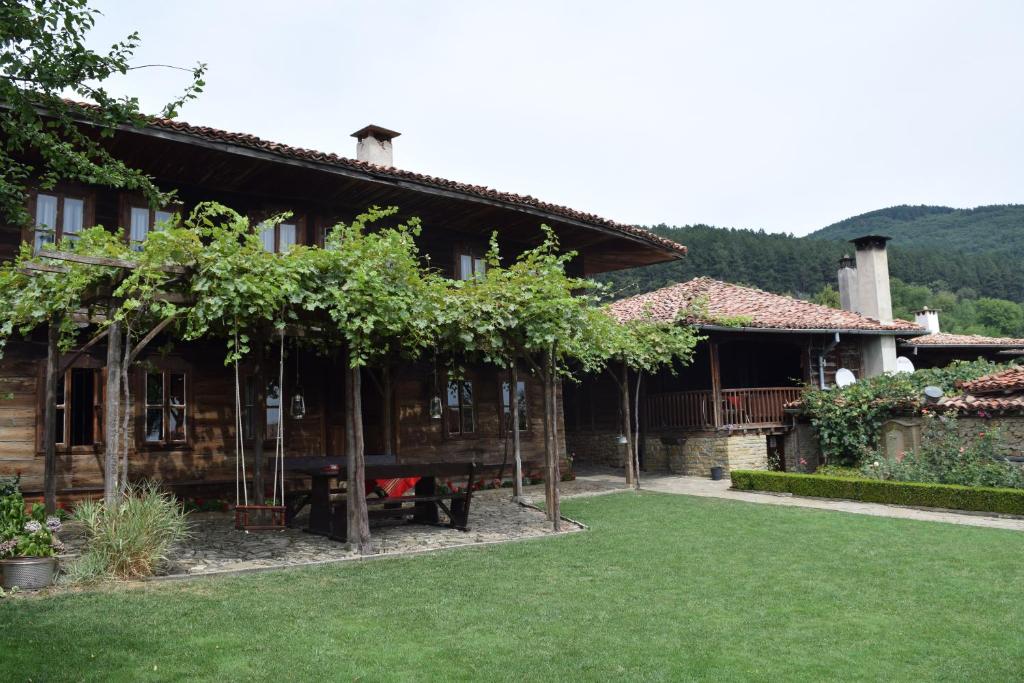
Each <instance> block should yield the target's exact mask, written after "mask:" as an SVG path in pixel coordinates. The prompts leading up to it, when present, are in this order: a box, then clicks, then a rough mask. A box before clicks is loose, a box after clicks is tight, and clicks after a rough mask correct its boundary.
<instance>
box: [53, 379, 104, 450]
mask: <svg viewBox="0 0 1024 683" xmlns="http://www.w3.org/2000/svg"><path fill="white" fill-rule="evenodd" d="M98 374H99V371H98V370H95V369H93V368H71V369H70V370H68V371H67V372H66V373H65V374H64V375H62V376H60V377H58V378H57V395H56V397H55V398H54V402H55V404H56V414H55V420H54V425H53V430H54V435H53V436H54V439H53V440H54V443H55V444H56V445H58V446H64V447H67V446H92V445H93V444H95V443H96V442H97V441H98V436H99V422H100V420H99V416H100V411H101V410H102V407H101V401H102V389H101V382H100V381H99V377H98Z"/></svg>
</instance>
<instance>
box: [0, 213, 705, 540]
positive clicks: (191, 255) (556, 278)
mask: <svg viewBox="0 0 1024 683" xmlns="http://www.w3.org/2000/svg"><path fill="white" fill-rule="evenodd" d="M396 213H397V209H394V208H389V209H378V208H373V209H371V210H369V211H368V212H367V213H365V214H363V215H361V216H359V217H357V218H356V220H354V221H353V222H352V223H350V224H347V225H345V224H340V225H338V226H337V227H336V228H335V229H334V230H333V231H332V233H331V236H330V237H329V239H328V241H327V244H326V246H325V248H317V247H305V246H299V247H294V248H292V249H291V250H289V251H288V252H286V253H283V254H272V253H268V252H266V251H265V250H264V249H263V245H262V242H261V241H260V239H259V237H258V230H254V229H253V227H252V226H250V225H249V222H248V220H247V219H246V218H245V217H243V216H241V215H239V214H237V213H236V212H234V211H232V210H230V209H228V208H226V207H224V206H221V205H218V204H212V203H211V204H201V205H199V206H198V207H197V208H196V209H194V210H193V211H192V212H191V214H189V216H188V217H187V219H185V220H184V221H182V222H181V223H179V224H175V225H169V226H165V227H164V229H163V230H160V231H157V232H154V233H152V234H151V235H150V236H149V238H148V239H147V241H146V242H145V243H144V246H143V247H142V248H141V249H140V250H139V251H131V250H129V249H128V247H127V246H126V244H125V242H124V240H123V237H122V236H121V235H120V234H119V233H117V234H115V233H110V232H108V231H106V230H104V229H103V228H99V227H98V228H93V229H90V230H86V231H84V232H83V233H82V234H81V237H80V238H79V239H78V241H77V242H76V243H74V244H68V243H65V244H62V245H59V248H58V249H50V250H44V251H40V252H38V253H36V254H32V253H31V251H30V248H29V247H28V246H27V245H26V246H24V247H23V250H22V253H21V256H20V257H19V258H18V259H17V260H16V262H15V263H14V264H13V265H9V266H5V267H4V268H3V269H0V294H7V295H9V296H7V297H5V300H4V302H3V303H0V343H2V341H3V340H4V339H6V338H7V337H9V336H11V334H13V333H14V332H15V331H20V332H22V333H27V332H30V331H31V330H33V329H35V328H38V327H43V326H46V328H47V329H48V338H47V361H46V380H45V390H44V392H45V401H46V403H45V405H46V409H45V411H44V416H43V423H44V424H43V448H44V453H45V476H44V479H45V497H46V502H47V505H48V506H51V507H52V506H54V505H55V502H56V476H55V474H56V458H55V443H54V438H55V437H54V429H53V426H54V420H55V401H54V400H53V399H54V398H55V393H56V387H57V381H58V377H60V376H61V374H62V373H63V371H64V370H66V368H67V367H69V366H70V365H71V363H73V362H74V360H75V359H76V358H77V357H78V356H80V355H81V354H83V353H86V352H87V351H88V350H89V349H90V348H92V347H94V346H95V345H97V344H99V343H100V342H102V341H105V342H106V347H107V368H108V372H107V377H106V391H105V399H104V400H105V403H106V405H105V408H104V413H103V416H104V438H105V449H104V450H105V451H106V455H105V459H104V495H105V497H106V498H107V499H108V500H110V501H113V500H115V499H116V497H117V495H118V493H119V491H121V490H123V487H124V485H125V484H126V483H127V475H128V470H127V467H128V452H129V448H130V442H131V439H130V438H129V436H128V435H129V434H130V430H129V427H130V424H131V420H132V416H131V405H132V403H131V400H130V393H129V387H130V384H129V382H128V373H129V368H130V367H131V366H132V364H133V363H135V362H136V361H137V360H138V359H139V358H140V356H141V355H142V354H143V352H144V351H145V350H146V349H147V348H148V346H149V345H150V344H151V343H152V342H153V340H154V339H156V338H157V337H158V336H159V335H161V333H173V334H174V335H175V337H178V338H181V339H183V340H185V341H191V340H198V339H210V338H214V339H222V340H224V341H225V343H226V354H225V364H226V365H230V364H233V363H237V362H238V361H239V360H241V359H242V358H245V357H247V356H254V357H255V365H256V367H261V359H262V355H263V349H264V347H265V346H266V344H267V343H268V342H269V341H271V340H272V339H277V338H279V336H280V335H283V334H285V333H287V334H289V335H290V336H292V337H293V338H294V339H295V341H296V343H301V344H303V345H306V346H309V347H311V348H313V349H316V350H318V351H321V352H326V353H330V352H340V353H342V354H344V357H345V359H346V363H345V365H346V368H347V369H346V377H345V385H346V401H345V415H346V435H347V440H348V442H347V452H348V453H349V458H348V462H349V468H348V472H347V483H348V491H349V494H348V495H347V496H346V499H347V501H348V517H349V520H348V528H349V538H350V543H351V544H352V545H354V546H355V547H357V548H358V549H359V550H360V551H361V552H366V551H368V550H369V525H368V520H367V510H366V500H365V489H364V487H363V479H364V473H365V469H364V462H365V461H364V445H363V438H362V405H361V389H360V387H361V382H362V372H361V371H362V369H363V368H379V369H381V371H382V372H381V376H382V378H383V380H384V384H385V385H388V384H389V383H390V379H389V373H388V372H387V369H388V368H389V367H390V366H391V364H393V363H394V362H395V361H396V360H397V359H409V360H414V359H416V358H418V357H420V356H421V355H422V354H424V353H425V352H428V351H433V352H434V353H437V352H438V350H439V349H440V350H442V351H443V352H445V353H448V354H451V355H452V356H460V357H463V358H475V359H477V360H481V361H483V362H487V363H492V364H494V365H497V366H498V367H502V368H508V369H509V370H510V371H511V373H512V382H513V383H511V384H510V391H511V392H514V391H515V387H516V384H515V383H514V382H515V372H516V368H517V365H518V362H519V361H522V362H524V363H525V364H526V365H527V367H529V368H531V369H532V370H533V372H534V373H535V374H536V376H537V377H539V378H540V379H541V380H542V383H543V386H544V405H545V410H544V444H545V448H544V451H545V471H546V476H545V481H546V487H545V499H546V510H547V514H548V516H549V518H550V519H551V521H552V523H553V525H554V526H555V527H556V528H558V525H559V522H560V519H561V516H560V510H559V503H558V482H559V480H560V471H559V454H558V445H557V444H558V420H557V419H556V415H557V410H556V406H557V387H558V383H559V382H560V381H561V378H562V377H564V376H565V375H567V374H568V369H569V368H570V366H571V365H574V364H575V365H579V366H580V367H583V368H584V369H587V370H594V369H598V368H600V367H603V366H604V365H606V364H607V363H609V362H617V363H622V364H624V365H630V364H632V365H633V367H636V368H642V369H648V368H652V367H655V366H657V365H658V364H660V363H662V362H664V359H666V358H682V359H683V360H687V359H688V354H689V353H690V351H692V345H693V338H694V335H693V334H692V332H691V333H690V334H689V336H687V335H686V334H683V333H681V332H680V330H681V329H683V328H680V327H679V326H673V325H661V326H655V325H650V326H648V327H647V328H645V330H646V333H645V334H635V333H632V334H626V333H625V330H626V328H624V327H622V326H618V325H617V323H614V321H612V320H611V319H610V318H609V317H608V315H607V314H606V313H604V312H603V310H601V309H599V308H597V307H596V302H597V298H596V295H595V294H594V293H593V290H594V288H595V287H596V285H595V283H593V282H590V281H587V280H584V279H581V278H573V277H569V276H568V275H566V272H565V271H566V264H567V263H568V262H569V260H570V259H571V258H572V257H573V254H571V253H561V252H560V251H559V249H558V242H557V239H556V238H555V236H554V233H553V232H552V231H550V230H549V229H547V228H545V229H544V233H543V238H544V239H543V241H542V243H541V244H540V245H539V246H538V247H535V248H534V249H530V250H527V251H526V252H524V253H523V254H522V255H521V256H520V257H519V258H518V259H516V260H515V262H514V263H512V264H510V265H509V266H507V267H505V266H502V264H501V259H500V256H499V254H498V250H497V243H496V239H495V240H492V250H491V253H490V254H489V256H488V260H489V264H490V267H489V268H488V270H487V273H486V275H485V276H484V277H482V278H480V279H479V280H473V281H469V282H462V281H452V280H449V279H447V278H444V277H442V276H441V275H440V274H438V273H436V272H434V271H432V270H430V269H429V268H426V267H424V261H423V259H422V258H421V256H420V254H419V252H418V250H417V247H416V243H415V238H416V237H417V236H418V235H419V231H420V226H419V222H418V220H416V219H410V220H407V221H405V222H401V223H397V224H395V223H389V222H391V221H393V219H394V216H395V215H396ZM284 218H285V216H279V217H276V218H274V219H271V220H283V219H284ZM588 292H591V293H588ZM78 326H86V327H89V326H91V327H93V329H94V330H95V333H94V334H93V336H91V337H90V338H89V339H88V340H87V341H85V343H84V344H82V345H80V346H79V347H78V348H77V350H74V351H72V348H73V347H75V346H76V345H77V341H78ZM687 329H688V328H687ZM620 330H621V333H619V332H616V333H614V334H610V333H609V331H620ZM666 339H668V340H669V342H667V343H666V342H665V340H666ZM641 347H645V348H646V349H647V350H646V351H643V350H642V349H641ZM655 348H657V351H655V350H654V349H655ZM62 351H65V352H70V353H71V356H70V357H69V358H66V359H64V360H63V362H61V352H62ZM652 357H653V358H656V359H658V360H656V361H654V360H651V359H652ZM257 386H259V383H257ZM387 390H390V387H388V389H387ZM510 398H511V396H510ZM517 403H518V402H517V401H516V400H514V399H513V400H510V406H511V409H512V412H513V420H516V422H513V424H517V419H518V416H517V415H516V411H517V408H518V406H517ZM624 407H625V406H624ZM387 419H389V420H390V419H393V416H389V417H387ZM627 429H628V428H627ZM512 434H513V438H514V439H515V441H516V443H515V454H516V476H517V478H518V477H521V475H522V472H521V462H520V458H519V447H518V430H517V429H513V430H512ZM257 436H260V435H257ZM255 444H256V448H255V449H254V453H253V454H252V455H253V467H252V468H251V470H250V472H251V474H252V476H253V479H254V483H255V484H256V486H255V490H256V495H257V500H256V502H257V503H259V502H261V500H259V498H258V497H259V496H260V495H261V493H262V490H263V489H262V461H263V453H262V439H261V438H257V439H256V440H255ZM118 454H120V461H119V459H118ZM633 458H634V456H633V455H631V456H630V460H631V461H632V460H633ZM629 471H633V465H632V463H631V464H630V468H629ZM634 480H635V479H634V478H632V477H631V481H634ZM519 481H520V483H521V479H520V480H519ZM519 493H520V491H519V484H518V483H517V486H516V495H517V496H518V495H519Z"/></svg>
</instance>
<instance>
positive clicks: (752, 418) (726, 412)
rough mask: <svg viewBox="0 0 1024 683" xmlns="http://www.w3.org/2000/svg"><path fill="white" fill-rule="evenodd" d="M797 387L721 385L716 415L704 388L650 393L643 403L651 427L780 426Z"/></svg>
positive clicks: (795, 396)
mask: <svg viewBox="0 0 1024 683" xmlns="http://www.w3.org/2000/svg"><path fill="white" fill-rule="evenodd" d="M800 393H801V389H800V388H799V387H757V388H750V389H722V391H721V397H720V403H719V406H718V415H717V419H716V415H715V412H716V411H715V399H714V395H713V393H712V392H711V391H710V390H707V391H675V392H670V393H664V394H651V395H649V396H648V397H647V401H646V403H645V404H644V408H645V409H646V413H645V416H646V420H647V427H648V428H650V429H659V428H662V429H666V428H667V429H713V428H717V427H723V426H726V425H729V426H732V427H736V428H740V429H742V428H760V427H779V426H782V425H783V424H784V420H785V413H784V412H783V406H784V405H785V404H787V403H789V402H790V401H795V400H797V399H798V398H800Z"/></svg>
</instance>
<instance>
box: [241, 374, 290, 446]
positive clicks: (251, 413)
mask: <svg viewBox="0 0 1024 683" xmlns="http://www.w3.org/2000/svg"><path fill="white" fill-rule="evenodd" d="M242 399H243V401H242V402H243V406H242V425H243V428H244V432H243V434H244V436H245V438H246V439H255V438H256V419H257V415H258V414H259V412H258V410H257V405H258V404H259V401H258V400H257V397H256V378H255V377H247V378H246V379H245V395H244V396H243V397H242ZM264 401H265V404H266V413H265V420H266V422H264V431H263V436H264V438H266V439H276V438H277V430H278V425H280V424H281V392H280V390H279V389H278V386H277V382H276V381H270V382H268V383H267V393H266V398H265V399H264Z"/></svg>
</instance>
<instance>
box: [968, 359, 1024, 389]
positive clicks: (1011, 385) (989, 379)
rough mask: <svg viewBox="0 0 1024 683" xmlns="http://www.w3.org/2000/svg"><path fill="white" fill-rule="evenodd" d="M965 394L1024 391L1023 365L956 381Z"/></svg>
mask: <svg viewBox="0 0 1024 683" xmlns="http://www.w3.org/2000/svg"><path fill="white" fill-rule="evenodd" d="M957 387H959V388H960V389H962V390H963V391H964V393H965V394H1006V393H1010V392H1019V391H1024V366H1019V367H1015V368H1010V369H1009V370H1003V371H1001V372H996V373H993V374H991V375H985V376H984V377H979V378H978V379H974V380H971V381H969V382H958V383H957Z"/></svg>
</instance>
